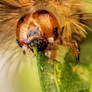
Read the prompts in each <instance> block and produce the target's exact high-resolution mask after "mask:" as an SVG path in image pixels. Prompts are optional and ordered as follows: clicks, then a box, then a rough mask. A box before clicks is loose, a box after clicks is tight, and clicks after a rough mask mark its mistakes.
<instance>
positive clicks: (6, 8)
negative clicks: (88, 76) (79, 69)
mask: <svg viewBox="0 0 92 92" xmlns="http://www.w3.org/2000/svg"><path fill="white" fill-rule="evenodd" d="M81 2H85V3H87V2H86V1H83V0H77V1H76V0H0V55H1V57H5V58H0V61H2V62H4V63H6V62H8V61H13V62H14V61H15V62H16V61H17V62H16V63H17V64H18V63H19V61H21V60H23V59H22V58H23V56H24V54H26V53H27V52H28V51H29V50H30V52H33V51H34V47H36V48H37V51H38V52H39V51H44V52H46V53H47V56H49V57H50V56H51V54H53V53H51V50H53V48H55V44H57V41H59V42H58V44H59V45H63V46H65V47H70V48H72V50H73V53H74V55H75V56H76V61H77V62H78V61H79V58H80V42H81V40H82V39H83V38H85V37H86V35H87V31H86V29H87V30H91V28H90V27H89V25H91V24H92V14H91V13H87V12H86V11H85V10H84V9H83V7H82V3H81ZM16 41H17V42H16ZM19 47H21V48H22V49H20V48H19ZM21 50H22V51H23V52H24V54H23V53H21V52H22V51H21ZM31 55H33V54H31ZM25 56H26V58H29V57H28V56H27V55H25ZM16 57H19V58H16ZM17 64H16V65H17Z"/></svg>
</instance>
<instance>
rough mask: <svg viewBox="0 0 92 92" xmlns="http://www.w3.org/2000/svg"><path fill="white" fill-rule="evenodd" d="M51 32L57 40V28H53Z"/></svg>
mask: <svg viewBox="0 0 92 92" xmlns="http://www.w3.org/2000/svg"><path fill="white" fill-rule="evenodd" d="M53 32H54V35H55V37H56V38H57V37H58V27H55V28H54V30H53Z"/></svg>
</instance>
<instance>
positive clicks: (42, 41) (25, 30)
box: [16, 10, 60, 51]
mask: <svg viewBox="0 0 92 92" xmlns="http://www.w3.org/2000/svg"><path fill="white" fill-rule="evenodd" d="M59 34H60V27H59V24H58V21H57V19H56V18H55V16H54V15H53V14H51V13H50V12H48V11H45V10H40V11H36V12H34V13H31V14H28V15H25V16H24V17H22V18H21V19H20V20H19V22H18V25H17V31H16V36H17V41H18V44H19V45H20V47H23V46H25V45H26V46H27V47H28V48H30V49H31V50H33V47H37V50H38V51H44V50H45V49H46V48H47V47H48V44H49V43H54V41H55V40H56V39H57V38H58V36H59Z"/></svg>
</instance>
